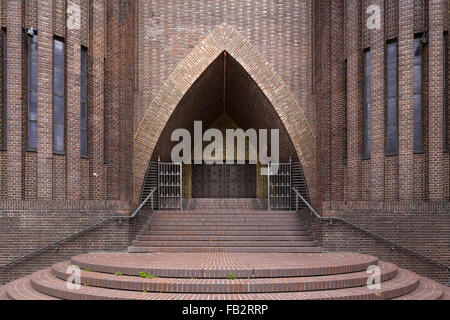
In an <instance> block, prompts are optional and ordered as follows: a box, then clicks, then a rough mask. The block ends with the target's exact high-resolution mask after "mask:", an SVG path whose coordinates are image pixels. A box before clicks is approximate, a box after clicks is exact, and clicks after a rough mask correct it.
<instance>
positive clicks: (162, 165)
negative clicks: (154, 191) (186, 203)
mask: <svg viewBox="0 0 450 320" xmlns="http://www.w3.org/2000/svg"><path fill="white" fill-rule="evenodd" d="M182 170H183V169H182V164H181V163H172V162H159V161H158V204H159V209H160V210H162V209H179V210H181V209H182V204H183V199H182V194H183V190H182V188H183V179H182V176H183V172H182Z"/></svg>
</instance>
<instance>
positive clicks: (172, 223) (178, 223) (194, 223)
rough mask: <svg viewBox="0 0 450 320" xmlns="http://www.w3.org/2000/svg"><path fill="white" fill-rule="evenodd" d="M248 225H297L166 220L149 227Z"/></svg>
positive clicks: (273, 222)
mask: <svg viewBox="0 0 450 320" xmlns="http://www.w3.org/2000/svg"><path fill="white" fill-rule="evenodd" d="M247 223H248V224H249V226H255V227H258V226H292V225H297V224H298V223H299V222H298V221H295V222H294V221H280V220H273V221H268V220H266V221H258V220H255V221H252V222H248V221H245V220H242V221H239V220H238V221H234V220H230V221H188V220H183V221H168V220H159V221H158V220H152V221H151V226H152V227H156V226H194V227H197V226H198V227H202V226H205V225H207V226H224V227H232V226H242V225H243V224H247Z"/></svg>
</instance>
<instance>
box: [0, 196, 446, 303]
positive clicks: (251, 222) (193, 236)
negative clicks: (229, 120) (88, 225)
mask: <svg viewBox="0 0 450 320" xmlns="http://www.w3.org/2000/svg"><path fill="white" fill-rule="evenodd" d="M231 203H232V204H231ZM187 204H189V207H188V206H185V208H187V209H185V210H183V211H158V212H155V213H154V214H153V215H152V217H151V218H150V219H149V221H148V223H147V224H146V226H145V227H144V228H143V230H142V232H141V233H140V234H139V236H138V237H137V238H136V240H135V241H134V242H133V245H132V246H131V247H130V248H129V252H122V253H89V254H83V255H78V256H74V257H72V258H71V259H70V260H69V261H63V262H59V263H55V264H53V266H51V267H49V268H47V269H43V270H39V271H37V272H35V273H33V274H31V275H29V276H26V277H23V278H20V279H18V280H16V281H13V282H11V283H9V284H7V285H5V286H2V287H0V300H4V299H7V300H22V299H23V300H29V299H33V300H35V299H45V300H55V299H74V300H77V299H78V300H79V299H141V300H145V299H152V300H154V299H158V300H162V299H164V300H171V299H176V300H180V299H183V300H191V299H192V300H207V299H215V300H217V299H225V300H236V299H242V300H260V299H270V300H274V299H282V300H292V299H370V300H378V299H400V300H442V299H445V300H448V299H450V288H449V287H446V286H444V285H441V284H439V283H437V282H435V281H433V280H430V279H427V278H424V277H421V276H419V275H417V274H415V273H413V272H411V271H408V270H404V269H401V268H399V267H397V266H396V265H394V264H392V263H388V262H383V261H379V260H378V259H377V258H376V257H372V256H369V255H364V254H358V253H324V252H322V250H321V248H319V247H317V246H316V245H315V243H314V241H313V239H312V238H311V236H310V235H309V233H308V232H307V230H306V229H305V227H304V225H303V223H302V221H301V219H299V218H298V217H297V215H296V213H295V212H290V211H267V210H261V208H260V205H262V204H261V203H258V201H253V200H239V201H231V200H224V199H221V200H217V201H210V200H202V199H198V200H195V201H191V202H190V203H185V205H187ZM231 205H233V206H234V208H233V209H230V208H229V207H227V206H231ZM73 267H79V268H80V270H81V271H80V276H81V278H80V286H79V287H78V288H70V287H68V285H67V281H66V280H67V279H68V278H69V277H70V276H71V269H70V268H73ZM375 267H378V268H379V271H380V280H381V283H380V287H379V288H375V289H374V288H369V287H368V286H367V283H368V278H369V276H370V275H371V274H370V273H368V272H367V270H368V268H375ZM369 283H371V282H369Z"/></svg>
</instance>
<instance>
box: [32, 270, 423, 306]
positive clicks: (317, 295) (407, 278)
mask: <svg viewBox="0 0 450 320" xmlns="http://www.w3.org/2000/svg"><path fill="white" fill-rule="evenodd" d="M419 281H420V280H419V277H418V276H417V275H416V274H414V273H412V272H410V271H406V270H403V269H399V271H398V274H397V276H396V277H395V278H393V279H390V280H387V281H385V282H383V283H382V286H381V289H379V290H371V289H368V288H367V287H366V286H361V287H354V288H345V289H335V290H321V291H304V292H276V293H246V294H245V293H244V294H239V295H238V296H236V295H235V294H232V293H230V294H211V293H203V294H192V293H155V292H138V291H129V290H117V289H107V288H98V287H91V286H81V288H80V289H78V290H75V289H68V288H67V285H66V282H65V281H63V280H61V279H57V278H55V277H54V276H53V275H52V271H51V269H50V268H48V269H44V270H41V271H37V272H35V273H34V274H32V275H31V284H32V286H33V288H34V289H36V290H38V291H39V292H41V293H43V294H46V295H49V296H53V297H57V298H64V299H69V300H80V299H83V300H84V299H89V300H91V299H98V300H100V299H114V300H117V299H126V300H128V299H139V300H147V299H153V300H154V299H157V300H160V299H181V300H193V299H195V300H209V299H217V300H235V299H237V298H239V299H242V300H267V299H270V300H274V299H281V300H296V299H366V300H381V299H392V298H396V297H399V296H401V295H405V294H408V293H410V292H412V291H413V290H415V289H416V288H417V287H418V285H419Z"/></svg>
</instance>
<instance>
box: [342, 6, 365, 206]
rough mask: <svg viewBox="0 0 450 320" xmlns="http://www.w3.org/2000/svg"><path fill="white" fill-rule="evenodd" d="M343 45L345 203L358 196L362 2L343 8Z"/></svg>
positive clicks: (360, 141)
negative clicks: (345, 135)
mask: <svg viewBox="0 0 450 320" xmlns="http://www.w3.org/2000/svg"><path fill="white" fill-rule="evenodd" d="M346 15H347V18H346V21H347V25H346V40H347V41H346V43H347V70H348V73H347V79H348V80H347V81H348V84H347V103H348V107H347V119H348V122H347V123H348V129H347V130H348V165H347V166H348V170H347V174H348V184H349V187H348V190H349V194H348V200H356V199H358V197H359V196H360V194H361V192H360V190H359V189H360V184H361V176H360V173H359V172H360V167H361V151H362V148H361V144H362V130H361V127H362V121H363V113H362V103H363V101H362V90H361V79H362V74H361V70H362V68H363V64H362V43H361V40H362V38H361V37H362V34H361V1H360V0H347V6H346Z"/></svg>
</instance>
